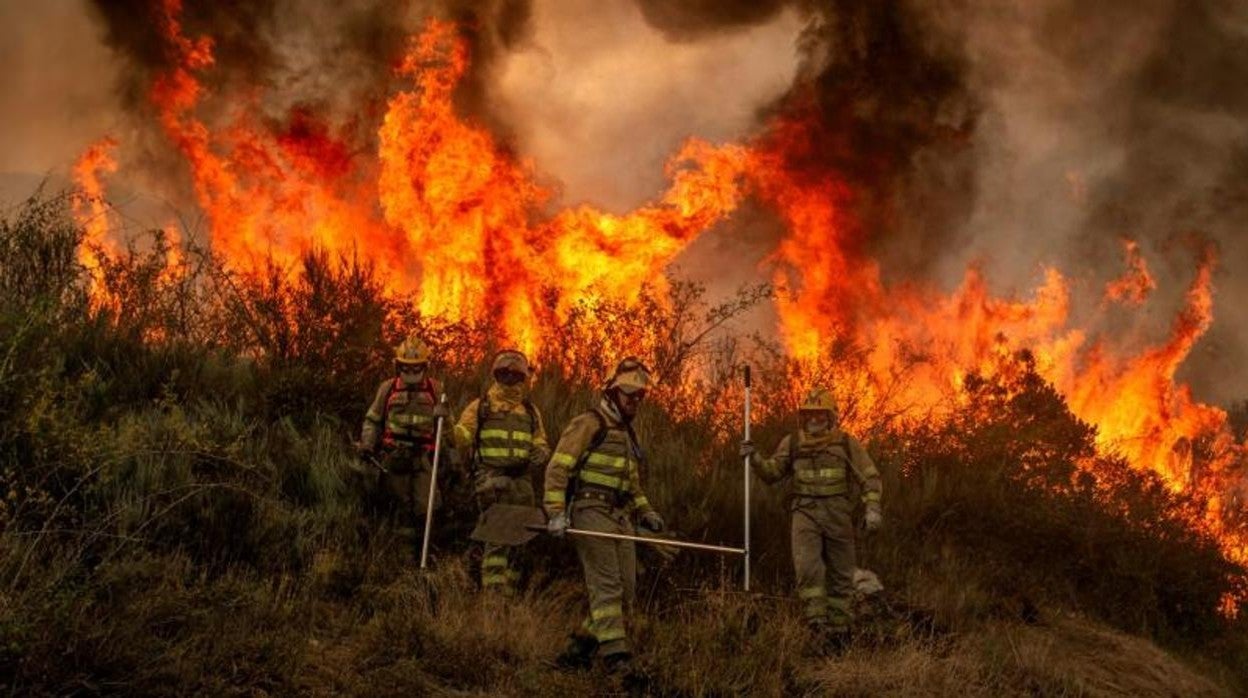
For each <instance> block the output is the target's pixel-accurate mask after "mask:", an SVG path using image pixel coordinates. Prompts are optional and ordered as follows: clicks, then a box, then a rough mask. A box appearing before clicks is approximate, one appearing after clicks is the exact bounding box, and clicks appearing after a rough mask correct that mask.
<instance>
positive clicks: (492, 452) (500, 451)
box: [480, 448, 520, 458]
mask: <svg viewBox="0 0 1248 698" xmlns="http://www.w3.org/2000/svg"><path fill="white" fill-rule="evenodd" d="M512 451H513V449H510V448H482V449H481V451H480V453H481V457H482V458H510V457H511V456H512ZM516 455H520V454H519V453H517V454H516Z"/></svg>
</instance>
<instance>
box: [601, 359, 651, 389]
mask: <svg viewBox="0 0 1248 698" xmlns="http://www.w3.org/2000/svg"><path fill="white" fill-rule="evenodd" d="M653 382H654V381H653V379H652V378H651V377H650V369H648V368H646V365H645V364H643V363H642V362H641V360H640V359H638V358H636V357H632V356H630V357H628V358H627V359H624V360H623V361H621V362H620V363H619V365H618V366H616V367H615V373H614V374H613V375H612V376H611V379H610V380H608V381H607V390H611V389H612V388H622V389H624V392H630V393H631V392H633V391H636V390H646V389H648V388H649V387H650V385H651V384H652V383H653Z"/></svg>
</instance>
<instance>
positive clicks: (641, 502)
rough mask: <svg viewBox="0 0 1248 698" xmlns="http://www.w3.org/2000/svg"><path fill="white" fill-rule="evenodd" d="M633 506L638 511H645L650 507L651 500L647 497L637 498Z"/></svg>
mask: <svg viewBox="0 0 1248 698" xmlns="http://www.w3.org/2000/svg"><path fill="white" fill-rule="evenodd" d="M633 506H635V507H637V508H638V509H645V508H647V507H649V506H650V500H649V499H647V498H645V497H637V498H635V499H633Z"/></svg>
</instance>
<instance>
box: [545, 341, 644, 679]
mask: <svg viewBox="0 0 1248 698" xmlns="http://www.w3.org/2000/svg"><path fill="white" fill-rule="evenodd" d="M649 386H650V372H649V371H648V370H647V369H646V367H645V366H644V365H643V364H642V363H641V362H640V361H638V360H636V359H631V358H630V359H625V360H624V361H622V362H621V363H620V364H619V366H617V367H616V370H615V374H614V375H613V376H612V377H611V379H610V381H608V383H607V386H606V389H605V390H604V391H603V396H602V400H601V401H600V402H599V403H598V405H597V406H596V407H595V408H593V409H592V410H589V411H587V412H585V413H584V414H581V415H580V416H578V417H576V418H574V419H573V420H572V421H571V422H570V423H569V424H568V426H567V428H566V429H564V430H563V434H562V436H560V438H559V443H558V444H557V445H556V446H555V451H554V454H553V455H552V456H551V459H550V463H549V464H548V465H547V466H546V478H545V495H544V497H543V500H542V501H543V505H544V507H545V509H546V513H547V516H549V522H548V525H547V528H548V530H549V532H550V533H551V534H553V535H555V536H561V535H563V534H564V533H565V532H566V531H567V530H568V528H569V526H571V525H572V524H573V523H575V526H576V528H577V529H579V530H582V531H586V532H597V533H605V534H617V535H626V536H630V535H633V534H634V529H633V517H634V516H635V517H637V519H638V521H639V523H640V525H641V526H642V527H643V528H646V529H648V530H650V531H652V532H659V531H662V530H663V529H664V522H663V517H661V516H659V514H658V512H656V511H655V510H654V507H652V506H651V505H650V500H648V499H647V498H646V495H645V492H644V491H643V490H642V487H641V477H640V471H639V465H640V463H641V460H642V451H641V447H640V445H639V444H638V443H637V437H636V434H634V432H633V428H632V420H633V417H634V416H636V414H637V408H638V407H639V406H640V405H641V401H642V400H643V399H644V398H645V395H646V389H647V388H648V387H649ZM569 485H570V486H569ZM575 542H576V552H577V556H578V557H579V558H580V561H581V567H582V569H583V570H584V572H585V586H586V589H587V591H588V592H589V616H588V618H586V620H585V622H584V624H583V625H582V626H581V628H580V630H579V631H578V632H576V633H575V634H573V636H572V640H571V643H570V644H569V646H568V648H567V650H566V651H564V653H563V654H562V655H560V657H559V660H558V662H559V664H560V665H562V666H565V667H583V666H588V664H589V663H590V661H591V660H592V658H593V656H594V653H595V652H598V653H599V654H601V655H602V657H603V661H604V663H605V664H606V665H607V667H608V668H609V669H611V670H620V669H622V668H623V667H624V666H626V665H627V663H628V662H629V660H630V658H631V652H630V649H629V645H628V636H627V632H626V630H625V627H624V607H625V605H631V604H632V603H633V599H634V594H635V590H636V574H637V569H636V553H635V550H634V547H633V542H632V541H631V540H620V539H611V538H603V537H596V536H576V538H575Z"/></svg>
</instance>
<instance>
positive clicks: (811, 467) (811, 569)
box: [741, 388, 882, 644]
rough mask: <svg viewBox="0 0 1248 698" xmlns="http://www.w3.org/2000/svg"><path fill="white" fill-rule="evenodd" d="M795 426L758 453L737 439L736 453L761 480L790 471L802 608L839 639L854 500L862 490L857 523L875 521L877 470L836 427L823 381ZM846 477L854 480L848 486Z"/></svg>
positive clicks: (849, 594)
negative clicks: (769, 451)
mask: <svg viewBox="0 0 1248 698" xmlns="http://www.w3.org/2000/svg"><path fill="white" fill-rule="evenodd" d="M799 416H800V421H801V429H800V430H799V431H798V432H797V433H795V434H791V435H789V436H786V437H784V439H783V440H781V442H780V445H779V447H778V448H776V452H775V454H774V455H772V457H770V458H767V459H761V458H759V457H758V455H757V454H756V453H755V448H754V444H752V443H751V442H749V441H745V442H742V444H741V455H742V456H744V457H748V458H749V459H750V465H751V466H752V467H753V469H754V471H755V473H757V474H758V476H759V477H760V478H762V479H763V480H764V481H766V482H768V483H775V482H779V481H781V480H783V479H785V478H788V479H790V481H791V482H790V485H789V487H790V492H789V495H790V497H789V502H790V504H789V508H790V512H791V522H790V536H791V542H792V550H793V567H794V571H795V573H796V577H797V595H798V597H800V598H801V600H802V604H803V607H804V614H805V617H806V620H807V622H809V623H810V624H811V625H812V626H813V627H814V628H815V629H816V630H817V631H819V632H822V633H827V635H828V639H829V640H831V641H832V642H833V643H834V644H840V643H843V642H844V641H845V639H846V638H847V636H848V631H849V626H850V622H851V620H852V607H851V604H850V602H851V599H852V598H853V590H854V566H855V559H854V558H855V554H854V530H853V523H852V514H853V510H854V507H855V504H854V502H852V501H851V500H850V496H851V492H852V491H854V490H857V491H858V492H860V493H861V500H862V503H863V505H864V511H865V514H864V517H863V525H864V528H865V529H866V530H867V531H868V532H874V531H876V530H878V529H879V527H880V524H881V522H882V518H881V515H880V474H879V471H878V470H876V467H875V463H874V462H872V460H871V457H870V456H869V455H867V452H866V449H864V448H863V447H862V444H861V443H859V442H858V440H857V439H855V438H854V437H852V436H850V435H849V434H847V433H845V432H844V431H842V430H841V428H840V424H839V414H838V411H837V408H836V401H835V399H834V398H833V396H832V393H831V392H829V391H828V390H825V389H823V388H816V389H815V390H812V391H811V392H810V394H809V395H808V396H807V397H806V399H805V400H804V401H803V402H802V405H801V408H800V412H799ZM851 478H852V480H853V481H854V482H855V483H856V485H857V487H856V488H855V487H851Z"/></svg>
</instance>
